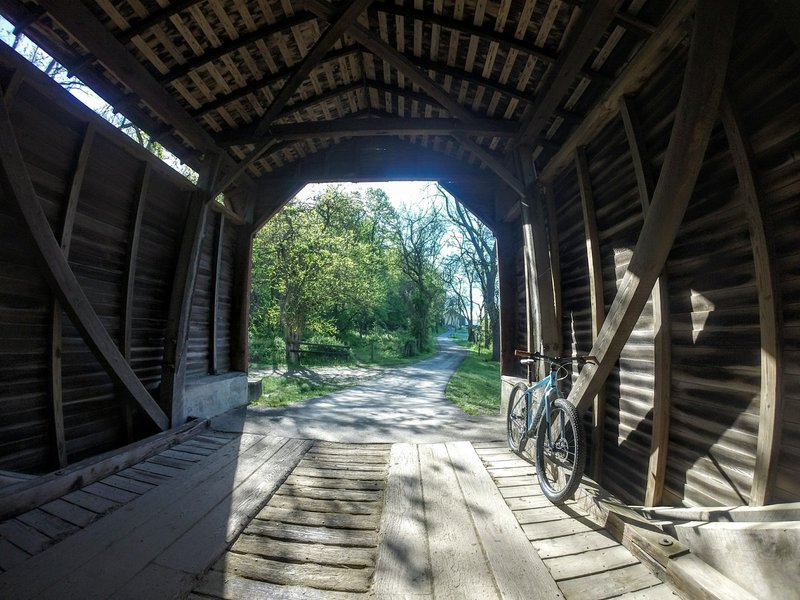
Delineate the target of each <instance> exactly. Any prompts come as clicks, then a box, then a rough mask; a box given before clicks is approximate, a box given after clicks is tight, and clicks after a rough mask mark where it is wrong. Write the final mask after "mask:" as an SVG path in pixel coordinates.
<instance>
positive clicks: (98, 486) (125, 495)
mask: <svg viewBox="0 0 800 600" xmlns="http://www.w3.org/2000/svg"><path fill="white" fill-rule="evenodd" d="M82 491H84V492H88V493H90V494H92V495H93V496H99V497H100V498H105V499H106V500H111V501H112V502H116V503H117V504H127V503H128V502H130V501H131V500H135V499H136V498H138V497H139V496H140V494H135V493H133V492H129V491H128V490H121V489H119V488H117V487H114V486H111V485H108V484H106V483H103V482H102V481H96V482H94V483H91V484H89V485H87V486H85V487H84V488H82Z"/></svg>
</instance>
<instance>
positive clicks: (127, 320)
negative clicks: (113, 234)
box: [120, 162, 152, 362]
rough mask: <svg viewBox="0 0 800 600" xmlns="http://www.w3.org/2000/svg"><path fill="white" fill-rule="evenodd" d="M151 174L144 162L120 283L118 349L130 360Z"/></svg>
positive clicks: (147, 164) (149, 168) (147, 163)
mask: <svg viewBox="0 0 800 600" xmlns="http://www.w3.org/2000/svg"><path fill="white" fill-rule="evenodd" d="M151 176H152V167H151V166H150V163H149V162H146V163H145V164H144V170H143V173H142V179H141V180H140V182H139V193H138V194H137V196H136V199H135V200H134V202H133V207H132V209H133V210H132V211H131V212H132V214H133V218H132V219H131V225H130V237H129V238H128V264H127V266H126V268H125V274H124V277H123V284H122V313H121V315H120V317H121V321H122V325H121V330H122V335H121V340H120V350H121V351H122V356H124V357H125V360H127V361H128V362H130V360H131V345H132V338H133V333H132V332H133V293H134V290H135V287H136V285H135V282H136V262H137V260H138V257H139V240H140V239H141V235H142V218H143V217H144V209H145V206H146V205H147V195H148V193H149V191H150V178H151Z"/></svg>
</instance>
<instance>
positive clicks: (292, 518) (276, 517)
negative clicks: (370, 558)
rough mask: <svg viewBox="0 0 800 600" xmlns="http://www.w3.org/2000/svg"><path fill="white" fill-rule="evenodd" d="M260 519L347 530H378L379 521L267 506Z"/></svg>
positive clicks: (372, 516) (369, 517) (367, 517)
mask: <svg viewBox="0 0 800 600" xmlns="http://www.w3.org/2000/svg"><path fill="white" fill-rule="evenodd" d="M257 516H258V518H259V519H263V520H265V521H279V522H281V523H294V524H296V525H312V526H314V527H339V528H345V529H370V530H377V528H378V523H379V519H378V517H377V516H376V515H342V514H326V513H314V512H307V511H302V510H288V509H285V508H272V507H271V506H265V507H264V508H263V509H261V512H259V513H258V515H257Z"/></svg>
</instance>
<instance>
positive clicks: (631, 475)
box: [545, 3, 800, 505]
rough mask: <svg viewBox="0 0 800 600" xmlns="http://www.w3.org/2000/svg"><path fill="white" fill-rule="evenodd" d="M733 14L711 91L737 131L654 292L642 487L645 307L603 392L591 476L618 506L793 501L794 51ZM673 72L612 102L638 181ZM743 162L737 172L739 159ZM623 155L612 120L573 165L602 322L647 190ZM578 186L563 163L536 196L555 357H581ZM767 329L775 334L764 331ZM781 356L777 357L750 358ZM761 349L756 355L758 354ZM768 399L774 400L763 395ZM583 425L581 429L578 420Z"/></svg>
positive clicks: (672, 64)
mask: <svg viewBox="0 0 800 600" xmlns="http://www.w3.org/2000/svg"><path fill="white" fill-rule="evenodd" d="M740 7H741V8H740V10H741V13H740V15H739V19H738V21H737V28H736V33H735V39H734V51H733V54H732V58H731V65H730V68H729V75H728V89H727V90H726V95H727V97H728V98H729V102H730V104H731V105H732V106H733V111H734V112H735V113H736V114H737V115H738V116H739V117H740V123H739V129H740V131H739V132H736V131H731V130H730V129H731V126H730V125H726V127H725V128H723V126H722V122H721V120H719V121H718V122H717V125H716V127H715V129H714V131H713V134H712V137H711V141H710V143H709V147H708V151H707V153H706V157H705V161H704V166H703V169H702V171H701V173H700V177H699V179H698V183H697V186H696V189H695V192H694V194H693V197H692V200H691V202H690V205H689V209H688V211H687V214H686V217H685V219H684V221H683V224H682V226H681V230H680V233H679V235H678V238H677V240H676V242H675V245H674V247H673V249H672V252H671V254H670V256H669V259H668V261H667V265H666V268H665V277H664V279H663V283H664V285H665V287H666V296H665V298H666V299H667V300H668V302H667V303H666V309H667V312H666V315H665V322H667V323H670V326H669V329H668V334H669V336H670V338H671V343H670V345H669V347H668V350H669V352H668V354H669V355H670V356H671V361H672V368H671V375H670V377H669V381H667V382H666V388H665V391H664V392H663V393H662V396H661V397H665V398H667V400H668V402H669V403H670V408H669V411H668V419H669V425H668V435H667V437H666V441H665V442H664V443H662V444H661V446H659V449H660V450H661V451H662V452H664V451H666V467H665V469H663V475H660V474H656V475H653V473H654V471H653V468H654V463H653V462H652V461H651V453H652V451H653V449H654V448H655V447H656V445H657V444H654V442H653V434H652V432H653V414H654V403H653V395H654V381H655V377H656V372H655V369H654V364H655V353H656V350H655V347H656V346H655V345H656V341H655V332H656V329H655V323H656V321H655V316H654V310H653V307H654V299H653V298H651V300H650V302H648V304H647V306H646V307H645V309H644V311H643V313H642V315H641V317H640V318H639V321H638V322H637V324H636V327H635V329H634V332H633V334H632V335H631V337H630V339H629V341H628V343H627V344H626V346H625V349H624V350H623V352H622V355H621V358H620V360H619V361H618V364H617V365H616V368H615V369H614V370H613V371H612V373H611V375H610V377H609V378H608V381H607V383H606V386H605V394H606V403H605V409H604V410H605V418H604V419H603V421H602V423H603V429H602V431H603V440H602V468H601V471H600V473H599V474H597V476H598V478H599V479H600V481H601V483H602V484H603V486H604V487H606V488H607V489H609V490H610V491H612V492H614V493H615V494H617V495H618V496H620V497H621V498H623V499H624V500H626V501H628V502H631V503H636V504H644V503H645V502H655V503H662V504H673V505H720V504H723V505H726V504H729V505H740V504H749V503H754V504H760V503H763V502H769V501H797V500H798V499H800V483H798V482H800V467H798V465H800V393H798V389H800V386H798V383H799V382H800V379H798V376H800V371H799V370H798V369H797V367H796V366H795V365H797V364H798V362H800V361H799V360H798V359H800V353H799V352H800V351H798V349H800V342H799V341H798V340H800V336H798V335H797V332H800V319H799V318H798V315H800V310H798V308H797V307H798V306H800V305H798V300H797V298H798V297H800V252H798V250H797V231H798V230H800V155H799V154H798V153H797V148H798V143H800V76H799V75H798V74H800V51H799V50H798V48H797V46H796V45H794V44H793V43H792V42H791V41H790V39H789V37H788V36H787V35H786V31H785V30H784V29H783V27H782V26H781V24H780V23H778V22H777V21H775V20H773V18H772V15H771V13H770V11H769V10H768V9H767V8H766V7H765V6H762V5H761V4H759V3H742V4H741V5H740ZM685 64H686V47H685V46H681V47H679V48H677V49H676V50H675V51H673V53H672V54H671V55H670V56H668V57H667V58H666V59H665V62H664V65H663V66H662V68H660V69H659V71H658V72H657V74H656V75H655V76H654V77H653V78H651V79H650V80H649V81H647V82H646V83H645V85H644V86H643V87H642V89H641V90H639V92H638V93H637V94H636V95H635V96H633V97H629V98H627V99H626V102H627V107H628V109H629V112H630V114H632V115H634V120H635V121H636V124H635V125H634V127H635V128H637V129H638V143H639V144H640V147H638V148H637V149H636V150H635V152H636V156H639V155H640V156H641V157H642V161H643V166H644V170H645V171H650V172H651V175H652V177H653V179H654V180H655V179H656V178H657V177H658V173H659V171H660V168H661V164H662V162H663V159H664V152H665V149H666V146H667V142H668V140H669V135H670V131H671V127H672V122H673V120H674V111H675V107H676V105H677V99H678V96H679V94H680V86H681V82H682V78H683V71H684V68H685ZM736 135H739V136H740V138H741V139H740V140H739V142H738V143H739V147H740V148H744V150H739V151H738V153H739V154H738V155H737V156H738V158H735V157H734V155H733V153H732V144H733V143H737V142H736ZM731 136H733V137H731ZM732 140H733V141H732ZM750 147H751V150H752V161H751V163H752V164H751V165H748V164H747V160H746V159H742V158H741V156H740V155H741V154H742V152H744V153H745V154H746V152H747V149H748V148H750ZM631 148H632V146H631V138H630V136H629V135H626V131H625V127H624V121H623V118H622V115H621V114H620V115H617V117H615V118H614V119H613V120H611V121H610V122H609V123H608V124H607V125H606V126H605V127H604V128H603V129H602V130H601V131H600V132H599V133H598V134H597V135H596V136H595V137H594V138H593V139H592V140H590V141H589V143H587V144H586V145H585V147H584V148H582V149H581V150H580V151H582V152H585V157H586V164H587V166H588V178H585V181H584V187H586V185H587V184H588V185H589V186H590V187H591V190H590V191H591V194H592V199H593V204H594V218H595V220H596V223H597V229H598V232H599V254H600V263H601V266H602V279H603V291H604V300H605V304H606V307H607V306H608V305H609V304H610V303H611V301H612V300H613V298H614V296H615V295H616V292H617V286H618V285H619V282H620V281H621V279H622V276H623V274H624V273H625V270H626V268H627V265H628V261H629V260H630V256H631V252H632V249H633V247H634V245H635V244H636V241H637V238H638V235H639V231H640V229H641V227H642V223H643V210H644V207H643V201H642V193H643V190H644V191H645V192H646V188H647V186H646V185H643V180H642V172H641V171H640V172H639V173H637V172H636V170H635V168H634V165H635V158H636V156H635V155H634V151H632V149H631ZM737 161H738V162H737ZM748 166H750V167H751V169H752V171H753V172H752V178H753V179H754V181H755V183H754V184H753V185H751V187H753V188H755V189H754V191H751V192H750V195H751V196H752V195H755V196H756V197H757V198H760V202H761V206H760V213H759V207H756V213H757V214H756V216H755V217H753V213H752V211H749V212H748V208H747V205H746V203H745V201H744V199H743V195H744V193H745V192H744V191H743V185H747V183H746V182H744V183H743V180H742V173H743V172H746V171H747V168H748ZM737 168H738V170H737ZM586 180H588V181H586ZM578 182H579V177H578V174H577V173H576V168H575V164H574V162H573V164H572V165H569V166H566V167H565V168H564V170H563V171H561V173H559V174H558V175H557V176H555V177H554V179H553V180H552V181H546V182H545V183H546V185H548V188H549V190H550V192H551V193H552V195H553V197H554V200H555V206H556V223H557V230H558V235H559V244H558V251H559V255H560V261H561V298H562V319H561V321H562V331H563V335H564V353H565V354H567V353H570V352H585V351H588V350H589V348H591V345H592V326H591V324H592V314H591V309H592V307H591V303H590V279H589V269H590V266H591V263H590V258H591V257H590V256H588V255H587V247H589V248H591V244H587V239H586V232H585V231H584V215H583V214H582V208H581V193H580V190H579V185H578ZM762 220H763V224H762V223H761V221H762ZM759 230H760V231H759ZM764 240H766V242H764ZM773 256H774V257H775V258H774V260H772V261H771V257H773ZM762 257H765V258H762ZM756 260H758V261H760V262H759V264H760V265H761V266H760V267H759V268H760V269H769V270H771V271H773V272H771V273H767V274H764V273H758V276H757V272H756ZM770 282H775V283H774V284H773V285H775V286H777V289H778V294H779V295H780V298H779V299H778V301H777V304H778V306H779V309H780V310H779V317H778V318H777V319H776V318H775V317H770V315H771V314H774V312H770V310H769V306H767V303H769V302H770V296H771V295H770V290H769V289H764V286H765V285H769V284H770ZM781 319H782V325H781V323H776V321H778V320H781ZM776 335H777V340H776V339H775V338H776ZM781 343H782V344H783V352H782V354H781V355H778V356H771V355H770V352H772V351H766V350H769V349H770V348H774V347H780V345H781ZM763 344H771V345H770V346H768V347H767V346H765V348H766V350H765V351H762V345H763ZM773 353H774V352H773ZM775 365H777V368H776V367H775ZM781 365H782V366H781ZM781 377H782V378H783V379H782V385H781ZM573 380H574V377H573ZM776 387H777V389H778V390H779V392H778V394H777V397H776V398H775V396H773V395H771V392H770V390H771V389H775V388H776ZM773 398H775V399H774V400H773ZM585 419H586V425H587V430H589V429H591V427H590V426H591V423H592V415H591V410H590V412H589V414H588V415H587V416H585ZM598 431H599V430H598ZM589 433H590V438H591V437H592V436H591V431H590V432H589ZM759 436H761V441H759ZM765 439H766V440H767V441H764V440H765ZM591 443H592V445H593V447H594V446H595V445H596V444H597V443H601V442H600V441H599V440H597V439H595V440H592V441H591ZM773 443H774V444H775V445H776V448H777V449H776V450H775V451H774V452H772V451H771V449H770V448H771V447H770V444H773ZM772 454H774V456H772ZM590 456H591V453H590ZM588 468H589V470H590V472H591V469H592V467H591V465H590V466H589V467H588ZM648 473H650V476H648ZM662 486H663V487H662Z"/></svg>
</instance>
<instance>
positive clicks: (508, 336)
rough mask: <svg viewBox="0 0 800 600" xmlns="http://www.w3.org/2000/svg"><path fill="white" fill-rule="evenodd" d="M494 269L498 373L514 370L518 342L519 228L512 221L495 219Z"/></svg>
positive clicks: (516, 363) (517, 366) (512, 371)
mask: <svg viewBox="0 0 800 600" xmlns="http://www.w3.org/2000/svg"><path fill="white" fill-rule="evenodd" d="M495 236H496V238H497V273H498V280H499V284H500V285H499V288H498V289H499V292H500V373H501V374H502V375H513V374H515V373H517V370H518V368H519V363H518V362H517V358H516V357H515V356H514V350H515V348H516V345H517V318H518V314H517V295H518V292H519V290H518V289H517V252H519V249H520V247H521V245H522V244H521V242H522V241H521V240H520V229H519V227H517V226H515V225H514V224H509V223H498V224H497V230H496V232H495Z"/></svg>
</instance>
